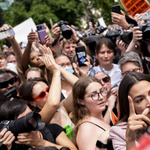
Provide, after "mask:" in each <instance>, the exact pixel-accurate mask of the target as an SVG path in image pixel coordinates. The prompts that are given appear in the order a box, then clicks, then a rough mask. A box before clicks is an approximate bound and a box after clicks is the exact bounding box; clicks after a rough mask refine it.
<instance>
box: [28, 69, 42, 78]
mask: <svg viewBox="0 0 150 150" xmlns="http://www.w3.org/2000/svg"><path fill="white" fill-rule="evenodd" d="M40 77H41V75H40V72H39V71H35V70H31V71H29V72H28V73H27V80H29V79H34V78H40Z"/></svg>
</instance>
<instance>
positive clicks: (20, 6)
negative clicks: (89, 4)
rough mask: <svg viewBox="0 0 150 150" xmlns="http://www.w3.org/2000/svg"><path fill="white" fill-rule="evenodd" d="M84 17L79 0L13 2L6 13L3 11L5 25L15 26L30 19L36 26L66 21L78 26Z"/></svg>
mask: <svg viewBox="0 0 150 150" xmlns="http://www.w3.org/2000/svg"><path fill="white" fill-rule="evenodd" d="M83 15H84V4H83V3H82V2H81V1H80V0H57V1H56V0H24V1H22V0H15V1H14V3H13V4H12V5H11V7H10V8H9V10H8V11H3V19H4V21H5V23H7V24H11V25H12V26H15V25H17V24H19V23H21V22H22V21H24V20H26V19H28V18H29V17H32V18H33V20H34V22H35V23H36V24H41V23H44V22H45V23H46V24H47V25H49V26H50V24H49V19H50V18H51V19H52V20H53V22H54V23H56V22H58V21H60V20H66V21H68V22H69V24H74V25H80V24H81V21H80V20H81V18H82V16H83Z"/></svg>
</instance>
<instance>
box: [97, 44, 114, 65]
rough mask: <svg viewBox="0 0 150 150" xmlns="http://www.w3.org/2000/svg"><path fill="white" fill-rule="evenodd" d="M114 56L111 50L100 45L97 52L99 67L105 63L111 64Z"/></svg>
mask: <svg viewBox="0 0 150 150" xmlns="http://www.w3.org/2000/svg"><path fill="white" fill-rule="evenodd" d="M113 57H114V52H113V50H111V49H109V48H108V47H107V46H106V45H104V44H103V45H102V47H101V49H100V50H99V53H98V54H97V59H98V61H99V63H100V65H101V67H105V66H107V65H111V63H112V61H113Z"/></svg>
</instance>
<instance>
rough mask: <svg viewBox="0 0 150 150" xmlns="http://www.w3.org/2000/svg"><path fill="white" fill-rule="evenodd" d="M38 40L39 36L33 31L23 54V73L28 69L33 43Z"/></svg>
mask: <svg viewBox="0 0 150 150" xmlns="http://www.w3.org/2000/svg"><path fill="white" fill-rule="evenodd" d="M37 38H38V35H37V34H36V33H35V32H33V29H31V32H30V34H29V35H28V44H27V46H26V48H25V51H24V53H23V56H22V59H21V66H22V69H23V71H24V72H25V71H26V70H27V69H28V64H29V61H30V50H31V47H32V43H33V42H34V41H35V40H36V39H37Z"/></svg>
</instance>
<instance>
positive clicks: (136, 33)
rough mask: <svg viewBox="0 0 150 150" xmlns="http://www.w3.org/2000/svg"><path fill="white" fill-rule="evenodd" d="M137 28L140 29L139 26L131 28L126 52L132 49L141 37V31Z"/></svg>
mask: <svg viewBox="0 0 150 150" xmlns="http://www.w3.org/2000/svg"><path fill="white" fill-rule="evenodd" d="M139 29H140V27H133V29H132V31H133V37H132V41H131V42H130V44H129V46H128V48H127V50H126V52H129V51H134V49H135V45H136V43H137V41H138V40H141V39H142V35H143V34H142V31H140V30H139Z"/></svg>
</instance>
